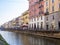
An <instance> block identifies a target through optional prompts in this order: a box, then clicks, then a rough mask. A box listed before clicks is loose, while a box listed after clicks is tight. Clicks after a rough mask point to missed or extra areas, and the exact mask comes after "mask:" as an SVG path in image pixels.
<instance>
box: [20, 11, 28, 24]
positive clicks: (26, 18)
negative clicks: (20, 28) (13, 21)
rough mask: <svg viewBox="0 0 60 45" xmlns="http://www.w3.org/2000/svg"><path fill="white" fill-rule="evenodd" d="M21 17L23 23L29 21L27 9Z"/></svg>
mask: <svg viewBox="0 0 60 45" xmlns="http://www.w3.org/2000/svg"><path fill="white" fill-rule="evenodd" d="M21 19H22V23H23V25H24V24H28V23H29V14H28V10H27V11H26V12H24V13H23V14H22V16H21Z"/></svg>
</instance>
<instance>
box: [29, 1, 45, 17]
mask: <svg viewBox="0 0 60 45" xmlns="http://www.w3.org/2000/svg"><path fill="white" fill-rule="evenodd" d="M41 14H44V1H43V0H29V15H30V18H32V17H38V16H39V15H41Z"/></svg>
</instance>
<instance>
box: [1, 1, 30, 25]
mask: <svg viewBox="0 0 60 45" xmlns="http://www.w3.org/2000/svg"><path fill="white" fill-rule="evenodd" d="M28 5H29V4H28V0H0V25H2V24H4V23H5V22H8V21H10V20H12V19H14V18H16V17H18V16H21V14H22V13H23V12H24V11H26V10H28V7H29V6H28Z"/></svg>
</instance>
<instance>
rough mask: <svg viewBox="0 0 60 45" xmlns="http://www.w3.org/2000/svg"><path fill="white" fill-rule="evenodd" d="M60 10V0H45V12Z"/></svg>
mask: <svg viewBox="0 0 60 45" xmlns="http://www.w3.org/2000/svg"><path fill="white" fill-rule="evenodd" d="M59 10H60V0H45V3H44V12H46V11H48V12H49V13H53V12H56V11H59Z"/></svg>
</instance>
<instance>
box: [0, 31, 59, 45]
mask: <svg viewBox="0 0 60 45" xmlns="http://www.w3.org/2000/svg"><path fill="white" fill-rule="evenodd" d="M0 34H1V35H2V36H3V38H4V39H5V40H6V41H7V42H8V43H9V44H10V45H60V39H54V38H47V37H40V36H33V35H27V34H20V33H16V32H8V31H0Z"/></svg>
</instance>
